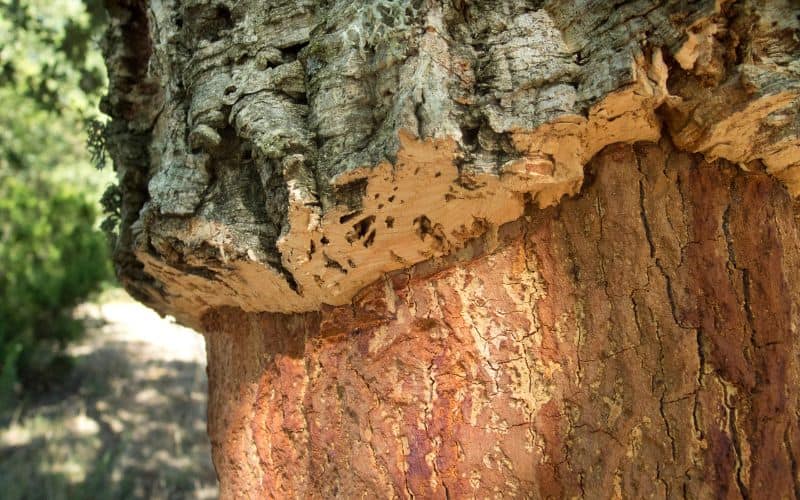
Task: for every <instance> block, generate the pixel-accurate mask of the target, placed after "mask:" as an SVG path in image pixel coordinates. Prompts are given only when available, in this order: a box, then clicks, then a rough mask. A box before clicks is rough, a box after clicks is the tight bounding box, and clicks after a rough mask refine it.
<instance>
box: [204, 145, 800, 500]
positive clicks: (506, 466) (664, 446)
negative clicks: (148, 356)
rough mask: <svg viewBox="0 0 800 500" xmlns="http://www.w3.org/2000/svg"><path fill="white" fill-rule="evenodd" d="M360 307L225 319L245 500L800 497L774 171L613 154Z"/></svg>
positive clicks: (229, 479) (229, 490) (225, 462)
mask: <svg viewBox="0 0 800 500" xmlns="http://www.w3.org/2000/svg"><path fill="white" fill-rule="evenodd" d="M590 172H591V174H592V175H593V176H594V177H595V178H594V179H593V180H592V182H591V185H590V186H588V187H587V188H586V189H585V190H584V191H583V192H582V194H581V196H580V197H579V198H578V199H575V200H568V201H565V202H563V203H562V204H560V205H559V206H558V207H555V208H550V209H547V210H542V211H540V210H532V211H530V213H529V214H528V216H526V217H525V218H524V219H523V220H522V221H519V222H516V223H513V224H510V225H507V226H505V227H504V228H502V230H501V231H500V235H499V237H500V240H501V241H500V247H499V248H498V250H497V251H496V252H495V253H493V254H490V255H484V256H481V257H478V258H472V256H473V255H474V254H480V253H482V252H484V251H485V250H486V249H485V248H484V246H483V245H484V244H483V243H481V242H477V241H476V242H473V245H471V246H470V247H469V248H468V250H467V251H465V253H464V254H463V255H462V256H461V257H460V259H468V260H467V261H463V262H461V263H460V264H459V265H457V266H454V267H451V266H453V264H454V262H456V261H458V260H460V259H459V258H457V257H451V259H450V260H449V261H441V262H430V263H426V264H424V265H419V266H417V267H414V268H412V269H411V270H408V271H404V272H398V273H396V274H393V275H391V276H390V277H388V278H387V279H386V280H385V281H383V282H379V283H376V284H375V285H373V286H371V287H369V288H367V289H365V290H364V291H363V292H361V294H360V295H359V296H358V298H357V299H356V301H355V302H354V304H353V305H352V306H347V307H338V308H330V309H325V310H323V311H322V312H320V313H308V314H304V315H294V316H283V315H276V314H268V313H264V314H243V313H242V312H241V311H240V310H238V309H232V308H230V309H218V310H216V311H214V312H213V313H210V314H209V315H208V316H207V317H206V318H205V328H206V329H207V330H208V331H211V332H214V333H213V334H211V335H209V336H208V337H207V338H208V352H209V379H210V381H211V387H210V391H211V403H210V405H209V431H210V435H211V439H212V444H213V446H214V450H215V454H214V459H215V464H216V468H217V471H218V473H219V476H220V480H221V492H222V494H223V496H224V497H226V498H260V497H265V496H266V497H268V498H289V497H299V498H333V497H341V498H362V497H367V498H372V497H392V496H394V497H401V498H412V497H417V498H446V497H449V498H473V497H476V498H489V497H492V498H501V497H502V498H567V497H582V498H609V497H616V498H620V497H622V498H651V497H655V498H793V497H796V496H797V493H798V492H800V484H798V481H799V480H800V478H798V475H797V474H798V471H797V459H798V457H800V428H798V417H797V415H798V413H797V412H798V408H800V407H799V406H798V403H800V402H799V401H798V397H799V396H800V394H799V393H798V390H797V387H798V383H800V378H798V375H799V372H798V370H799V369H800V358H799V357H798V354H800V341H798V339H797V337H796V328H797V325H796V322H797V317H798V306H799V305H800V304H798V302H799V301H798V298H800V293H799V292H800V290H798V287H799V286H800V279H798V278H800V276H798V274H800V255H798V251H797V249H798V243H800V240H798V237H799V235H798V231H797V227H796V224H795V216H794V210H793V201H792V200H791V198H790V197H789V196H788V195H787V193H786V192H785V190H784V189H783V188H782V187H781V186H780V185H778V184H777V183H776V182H775V181H774V180H773V179H770V178H769V177H767V176H766V175H764V174H745V173H743V172H742V171H740V170H739V169H737V168H736V167H734V166H732V165H730V164H728V163H726V162H715V163H706V162H704V161H702V159H701V158H699V157H697V156H692V155H688V154H685V153H679V152H676V151H675V150H674V149H672V148H671V147H670V146H669V145H668V144H663V145H662V147H659V146H656V145H644V144H637V145H635V146H624V145H618V146H610V147H609V148H607V149H606V150H605V151H604V152H603V153H601V154H600V155H599V156H598V157H597V158H595V159H594V160H593V161H592V163H591V165H590Z"/></svg>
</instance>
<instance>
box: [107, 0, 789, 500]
mask: <svg viewBox="0 0 800 500" xmlns="http://www.w3.org/2000/svg"><path fill="white" fill-rule="evenodd" d="M107 6H108V8H109V12H110V13H111V17H112V25H111V27H110V29H109V33H108V36H107V39H106V59H107V62H108V67H109V75H110V83H111V85H110V92H109V96H108V98H107V99H106V101H105V104H104V105H105V109H106V111H107V112H108V113H109V114H110V115H112V117H113V120H112V122H111V124H110V126H109V129H108V133H107V142H108V147H109V149H110V152H111V154H112V156H113V157H114V160H115V168H116V170H117V172H118V175H119V179H120V190H121V192H122V206H121V207H120V218H121V223H120V226H119V228H118V235H117V238H116V244H115V262H116V265H117V270H118V275H119V277H120V280H121V282H122V283H123V284H124V285H125V286H126V288H128V289H129V290H130V291H131V292H132V293H133V294H134V295H135V296H136V297H137V298H139V299H140V300H142V301H143V302H145V303H147V304H149V305H150V306H151V307H154V308H156V309H157V310H159V311H160V312H162V313H165V314H172V315H174V316H175V317H176V318H177V319H178V320H179V321H181V322H183V323H185V324H188V325H190V326H193V327H195V328H197V329H199V330H201V331H202V332H204V333H205V335H206V340H207V346H208V361H209V391H210V398H209V424H208V425H209V435H210V437H211V440H212V444H213V449H214V462H215V465H216V468H217V472H218V475H219V478H220V485H221V492H222V496H223V497H224V498H333V497H343V498H353V497H355V498H363V497H381V498H383V497H392V498H395V497H401V498H415V497H417V498H487V497H492V498H501V497H502V498H576V497H577V498H649V497H667V498H674V497H688V498H791V497H798V496H800V476H799V475H798V465H797V459H796V457H797V456H798V453H800V435H798V431H799V429H798V415H799V414H800V412H799V408H798V397H800V391H799V390H798V389H797V387H798V382H800V380H798V376H799V373H798V370H799V369H800V367H798V363H800V356H798V355H800V352H798V348H799V346H798V341H797V340H796V338H795V337H794V335H795V331H796V328H797V326H796V325H797V319H796V318H797V317H798V301H800V293H798V292H799V290H798V289H797V288H798V287H799V286H800V284H798V283H800V281H798V279H797V278H798V276H797V274H798V273H800V266H799V265H798V264H800V262H798V259H799V258H800V256H798V252H799V251H800V246H798V242H799V241H798V227H797V215H796V214H797V213H798V210H797V208H796V202H795V197H796V196H797V195H798V194H800V168H798V167H800V63H798V61H800V7H798V6H797V5H796V4H795V3H793V2H792V1H791V0H769V1H767V0H740V1H718V0H717V1H710V0H709V1H705V0H698V1H675V2H669V3H666V4H664V3H660V2H655V1H652V2H651V1H637V2H615V3H612V2H562V1H559V0H547V1H541V2H525V1H518V0H492V1H490V0H486V1H477V2H466V1H460V0H459V1H457V0H453V1H435V0H424V1H423V0H413V1H412V0H382V1H378V2H372V1H366V0H364V1H344V0H342V1H339V0H329V1H303V0H295V1H292V2H283V1H280V2H279V1H275V2H272V1H265V0H244V1H239V2H233V1H228V0H219V1H208V0H189V1H183V2H176V1H172V0H166V1H155V0H152V1H146V0H109V1H108V2H107Z"/></svg>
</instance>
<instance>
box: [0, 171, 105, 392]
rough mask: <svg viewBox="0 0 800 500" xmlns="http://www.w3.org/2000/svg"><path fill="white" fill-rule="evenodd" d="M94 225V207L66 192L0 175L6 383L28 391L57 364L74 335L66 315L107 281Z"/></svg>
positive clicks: (0, 303) (0, 326)
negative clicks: (18, 380) (16, 383)
mask: <svg viewBox="0 0 800 500" xmlns="http://www.w3.org/2000/svg"><path fill="white" fill-rule="evenodd" d="M96 220H97V210H96V207H95V206H94V205H93V204H92V203H90V202H89V201H88V200H87V198H86V196H85V195H83V194H81V193H79V192H77V191H75V190H74V189H71V188H68V187H65V186H63V185H53V184H50V183H47V182H40V183H38V185H35V186H33V187H32V186H29V185H26V184H24V183H22V182H20V181H19V180H17V179H15V178H13V177H0V317H1V318H3V321H2V322H0V353H2V354H3V359H2V360H0V363H1V364H2V368H0V373H2V378H4V379H5V380H4V381H5V383H6V384H9V383H13V380H14V378H15V376H18V377H21V379H22V381H23V382H28V384H29V385H30V383H34V382H35V383H38V382H39V381H42V380H46V379H47V378H48V377H46V376H45V375H47V374H48V372H49V371H51V370H52V369H53V368H54V366H55V365H57V364H59V363H61V362H62V361H61V359H60V358H59V356H58V353H59V352H60V351H61V350H62V349H63V348H64V347H65V346H66V345H67V343H68V342H69V341H71V340H74V339H75V338H76V337H77V336H78V335H79V334H80V331H81V330H80V328H79V325H78V324H77V323H76V322H75V321H73V320H72V319H71V309H72V308H73V307H74V306H76V305H77V304H78V303H80V302H81V301H83V300H85V298H86V297H87V296H88V295H89V294H90V293H92V292H94V291H97V290H98V289H99V287H100V284H101V283H102V281H103V280H106V279H109V277H110V276H111V269H110V264H109V261H108V256H107V251H108V250H107V248H108V247H107V244H106V241H105V238H104V237H103V235H102V233H100V232H99V231H98V230H96V229H95V228H94V223H95V221H96ZM56 372H58V370H56ZM2 389H3V388H2V387H0V391H2ZM4 389H5V393H6V394H5V395H6V397H7V396H8V393H9V387H8V386H6V387H5V388H4Z"/></svg>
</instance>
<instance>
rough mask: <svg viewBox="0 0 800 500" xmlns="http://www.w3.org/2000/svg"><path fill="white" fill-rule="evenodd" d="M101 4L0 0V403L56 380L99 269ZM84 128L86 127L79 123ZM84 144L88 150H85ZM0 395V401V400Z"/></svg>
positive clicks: (106, 271) (106, 273)
mask: <svg viewBox="0 0 800 500" xmlns="http://www.w3.org/2000/svg"><path fill="white" fill-rule="evenodd" d="M104 23H105V13H104V10H103V1H102V0H83V1H81V0H0V400H1V399H3V398H5V399H6V402H8V398H9V396H10V394H11V392H12V391H11V388H12V387H14V386H16V385H17V383H18V382H20V381H21V382H22V383H23V385H24V386H25V387H26V388H31V387H33V386H37V385H42V383H46V382H47V381H48V380H52V378H53V377H58V371H59V370H58V369H56V368H57V367H63V368H65V367H67V365H68V363H65V361H64V360H65V358H64V357H63V356H61V355H60V353H61V352H63V349H64V347H65V346H66V344H67V343H68V342H69V341H70V340H73V339H75V338H76V337H77V336H78V335H79V334H80V333H81V329H80V328H79V325H78V324H76V323H75V322H74V321H72V320H71V318H70V310H71V308H73V307H74V306H75V305H76V304H78V303H80V302H82V301H84V300H86V298H87V297H88V295H89V294H90V293H91V292H93V291H94V290H97V289H98V287H99V286H100V285H101V282H102V281H103V280H108V279H110V277H111V271H110V265H109V263H108V255H107V254H108V249H107V244H106V242H105V239H104V237H103V235H102V233H101V232H100V231H99V230H98V229H96V224H97V221H98V213H99V206H98V203H97V202H96V201H92V200H99V198H100V193H102V191H103V189H104V187H105V186H106V185H108V184H110V183H111V181H112V178H113V174H112V173H111V172H110V171H109V170H110V169H105V170H104V171H103V172H101V173H98V172H97V171H96V170H95V169H94V168H93V167H92V163H94V164H95V165H97V166H102V165H105V163H106V162H107V160H106V157H105V147H104V146H105V144H104V130H105V125H104V117H103V116H101V115H100V113H99V112H98V111H97V108H98V102H99V99H100V96H101V95H102V94H103V93H104V91H105V87H106V76H105V70H104V66H103V60H102V56H101V55H100V50H99V40H100V36H101V32H102V28H103V25H104ZM87 124H89V125H88V126H87ZM87 145H88V146H89V149H87ZM2 403H3V401H0V405H2Z"/></svg>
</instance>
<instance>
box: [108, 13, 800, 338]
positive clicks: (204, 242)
mask: <svg viewBox="0 0 800 500" xmlns="http://www.w3.org/2000/svg"><path fill="white" fill-rule="evenodd" d="M113 5H114V6H115V7H114V10H112V15H114V18H115V21H116V22H115V24H114V25H113V27H112V29H111V31H110V33H111V35H110V38H109V41H110V43H109V47H110V49H109V53H108V59H109V65H110V69H111V71H110V73H111V79H112V89H111V92H110V99H109V102H111V103H113V104H114V106H112V107H111V108H110V111H111V114H112V115H113V116H114V117H115V118H116V121H115V122H114V123H115V125H114V126H115V127H117V128H125V124H128V126H127V130H121V131H119V132H115V134H116V135H115V136H114V137H116V136H117V135H118V136H119V137H120V139H119V140H112V141H111V143H112V144H114V143H120V144H121V143H127V144H126V145H124V146H119V147H118V148H117V149H119V152H115V151H114V150H112V154H114V156H115V158H116V159H117V165H118V169H119V171H120V175H121V177H122V178H123V184H125V185H126V187H125V188H124V189H123V197H124V200H125V201H124V202H125V205H126V208H125V209H124V210H123V212H124V214H125V215H124V216H123V223H122V227H121V235H122V237H121V238H120V242H119V244H118V250H117V260H118V261H119V262H120V266H119V267H120V269H121V270H122V276H123V281H126V282H127V283H128V286H129V287H130V288H132V289H136V290H138V291H139V292H140V296H142V297H144V298H148V299H149V300H148V302H149V303H150V304H151V305H153V306H154V307H156V308H158V309H160V310H162V311H164V312H170V313H171V314H175V315H176V316H177V317H178V318H179V319H181V320H182V321H184V322H187V323H190V324H194V325H197V321H198V318H199V317H200V316H201V315H202V313H203V311H205V310H208V309H211V308H214V307H220V306H233V307H239V308H241V309H243V310H246V311H250V312H259V311H274V312H286V313H288V312H299V311H310V310H319V309H320V307H322V306H323V305H324V304H327V305H334V306H335V305H344V304H347V303H349V302H350V300H351V299H352V297H353V296H354V295H355V294H356V293H357V292H358V290H360V289H361V288H363V287H364V286H367V285H368V284H369V283H371V282H373V281H375V280H377V279H379V278H380V277H381V275H382V274H384V273H386V272H390V271H393V270H397V269H402V268H406V267H408V266H411V265H413V264H415V263H418V262H421V261H424V260H426V259H429V258H431V257H437V256H441V255H446V254H448V253H450V252H452V251H454V250H457V249H459V248H461V247H463V246H464V244H465V242H467V241H468V240H470V239H472V238H475V237H477V236H480V235H482V234H484V233H486V232H489V233H492V232H496V231H497V228H498V227H499V226H500V225H502V224H505V223H508V222H510V221H513V220H515V219H517V218H519V217H520V216H521V215H522V214H523V212H524V210H525V204H526V202H527V201H528V200H533V202H534V203H535V204H537V205H538V206H540V207H546V206H549V205H552V204H554V203H558V202H559V200H561V199H563V198H564V197H565V196H569V195H575V194H577V193H578V192H579V190H580V187H581V185H582V183H583V179H584V165H585V164H586V163H587V162H588V161H589V160H590V159H591V158H592V157H593V156H594V155H595V154H596V153H597V152H598V151H600V150H601V149H602V148H603V147H605V146H607V145H609V144H614V143H618V142H624V143H633V142H637V141H651V142H652V141H657V140H658V139H659V138H660V137H661V136H662V135H664V134H667V135H669V136H670V137H672V138H673V140H674V141H675V143H676V144H677V145H678V147H679V148H681V149H683V150H686V151H691V152H701V153H703V154H704V155H705V156H706V157H707V158H708V159H715V158H725V159H728V160H730V161H733V162H735V163H740V164H741V165H742V166H743V168H746V169H749V170H765V171H767V172H769V173H770V174H772V175H775V176H776V177H778V178H779V179H781V180H782V181H783V182H784V183H785V184H786V185H787V186H788V187H789V189H790V190H791V191H792V192H795V190H796V189H797V188H796V182H797V180H796V174H797V171H798V170H797V165H798V154H800V153H798V152H799V151H800V142H798V141H800V139H798V130H800V121H798V120H800V118H798V116H800V115H798V102H800V76H798V75H800V67H798V65H797V56H798V54H800V49H799V48H798V47H799V46H800V44H799V43H798V41H797V37H796V26H797V9H796V8H795V7H792V5H791V3H790V2H789V1H788V0H787V1H786V2H757V1H746V2H713V1H704V2H697V3H696V5H695V4H693V5H692V6H691V7H689V6H687V5H684V4H683V3H681V2H676V3H674V4H670V5H669V6H658V5H656V4H653V5H650V4H649V3H648V2H637V3H627V2H626V3H623V4H621V5H618V6H613V7H612V5H610V4H608V3H602V2H601V3H600V4H598V5H594V6H593V7H592V8H591V9H589V10H588V11H586V10H583V9H580V8H577V9H576V8H574V7H571V6H568V5H562V3H559V2H557V1H549V2H539V3H534V4H531V3H529V2H517V1H511V0H507V1H502V2H476V3H459V2H456V3H450V2H433V1H425V2H423V1H410V0H402V1H401V0H391V1H388V0H387V1H386V2H377V3H375V2H350V1H347V2H335V1H331V2H302V1H297V2H290V3H285V2H277V3H275V4H274V5H273V4H272V3H269V2H267V3H266V4H264V2H235V3H234V2H225V1H215V2H209V1H205V0H194V1H191V2H184V3H182V4H180V5H178V4H173V3H171V2H166V3H162V2H159V3H157V4H154V3H147V2H114V3H113ZM125 37H129V38H131V37H136V39H137V42H136V44H137V45H133V44H131V43H127V44H126V42H125V40H126V38H125ZM132 52H135V53H136V54H135V57H133V56H131V55H130V53H132ZM117 100H119V101H121V102H119V103H118V102H116V101H117ZM133 135H136V136H137V137H140V139H141V140H139V142H138V143H137V142H134V141H133V140H132V139H134V137H133ZM130 144H136V146H135V148H131V147H130ZM126 148H129V149H126ZM131 149H132V150H131ZM126 151H129V153H127V155H126ZM130 178H133V179H135V180H131V181H129V180H127V179H130ZM129 274H130V279H128V278H127V276H128V275H129Z"/></svg>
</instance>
